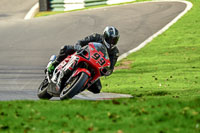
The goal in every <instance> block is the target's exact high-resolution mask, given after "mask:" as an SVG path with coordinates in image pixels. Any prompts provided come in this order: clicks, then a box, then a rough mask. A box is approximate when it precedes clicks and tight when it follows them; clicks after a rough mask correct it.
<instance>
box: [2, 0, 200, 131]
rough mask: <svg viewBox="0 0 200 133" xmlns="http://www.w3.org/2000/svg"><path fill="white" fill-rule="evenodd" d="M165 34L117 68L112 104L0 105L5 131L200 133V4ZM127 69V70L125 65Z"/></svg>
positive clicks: (110, 84) (108, 83)
mask: <svg viewBox="0 0 200 133" xmlns="http://www.w3.org/2000/svg"><path fill="white" fill-rule="evenodd" d="M191 2H192V3H193V8H192V9H191V10H190V11H189V12H188V13H187V14H186V15H185V16H184V17H183V18H181V19H180V20H179V21H178V22H177V23H176V24H174V25H173V26H172V27H171V28H170V29H169V30H167V31H166V32H165V33H163V34H162V35H160V36H159V37H157V38H156V39H154V40H153V41H152V42H151V43H149V44H148V45H147V46H145V47H144V48H143V49H141V50H140V51H138V52H136V53H133V54H131V55H130V56H128V57H127V58H126V59H124V60H122V61H121V62H119V63H118V66H120V67H123V66H125V67H124V68H125V69H118V70H116V71H115V72H114V73H113V74H112V75H111V76H110V77H107V78H106V79H102V84H103V91H106V92H108V91H109V92H120V93H129V94H132V95H133V96H134V98H133V99H119V100H112V101H79V100H68V101H7V102H0V132H10V133H12V132H14V133H16V132H50V133H51V132H52V133H54V132H55V133H57V132H60V133H65V132H66V133H81V132H95V133H96V132H102V133H105V132H109V133H110V132H111V133H130V132H136V133H137V132H152V133H173V132H184V133H193V132H194V133H195V132H200V108H199V107H200V86H199V84H200V54H199V51H200V15H199V12H200V8H199V7H200V2H199V0H191ZM124 64H126V65H124Z"/></svg>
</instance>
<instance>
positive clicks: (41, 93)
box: [37, 79, 52, 99]
mask: <svg viewBox="0 0 200 133" xmlns="http://www.w3.org/2000/svg"><path fill="white" fill-rule="evenodd" d="M48 84H49V83H48V80H47V79H44V80H43V82H42V83H41V84H40V86H39V88H38V92H37V96H38V97H39V98H40V99H51V98H52V96H51V95H50V94H49V93H47V89H48Z"/></svg>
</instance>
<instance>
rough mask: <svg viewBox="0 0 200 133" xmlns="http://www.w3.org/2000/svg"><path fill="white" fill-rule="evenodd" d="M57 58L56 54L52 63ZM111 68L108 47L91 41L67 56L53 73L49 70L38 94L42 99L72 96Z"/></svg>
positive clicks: (51, 59) (62, 98) (52, 58)
mask: <svg viewBox="0 0 200 133" xmlns="http://www.w3.org/2000/svg"><path fill="white" fill-rule="evenodd" d="M55 58H56V57H55V55H54V56H52V57H51V58H50V63H51V61H53V60H55ZM50 63H49V64H50ZM49 64H48V65H49ZM47 67H48V66H47ZM109 68H110V60H109V56H108V52H107V49H106V47H105V46H104V45H103V44H101V43H95V42H91V43H89V44H88V45H87V46H84V47H83V48H82V49H81V50H79V51H77V52H75V53H74V54H72V55H70V56H68V57H67V58H65V59H64V60H63V61H62V62H61V63H60V64H59V65H58V66H57V67H56V68H55V70H54V72H53V74H49V73H48V71H47V72H46V76H45V79H44V80H43V82H42V83H41V85H40V86H39V88H38V93H37V95H38V97H39V98H40V99H50V98H52V97H60V99H61V100H64V99H69V98H72V97H74V96H75V95H77V94H78V93H80V92H82V91H84V90H85V89H87V88H89V87H90V86H91V85H92V84H93V83H94V82H95V81H97V80H98V79H99V78H100V77H101V76H105V75H107V74H108V73H109V72H110V69H109Z"/></svg>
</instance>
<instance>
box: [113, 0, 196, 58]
mask: <svg viewBox="0 0 200 133" xmlns="http://www.w3.org/2000/svg"><path fill="white" fill-rule="evenodd" d="M150 2H182V3H185V4H186V6H187V7H186V8H185V10H184V11H183V12H181V13H180V14H179V15H178V16H177V17H176V18H174V19H173V20H172V21H171V22H169V23H168V24H167V25H165V26H164V27H163V28H162V29H161V30H159V31H158V32H156V33H155V34H153V35H152V36H150V37H149V38H148V39H146V40H145V41H144V42H142V43H141V44H140V45H139V46H137V47H136V48H134V49H132V50H130V51H128V52H126V53H124V54H122V55H121V56H119V58H118V60H117V61H120V60H122V59H124V58H126V57H127V56H128V55H130V54H131V53H134V52H136V51H138V50H140V49H141V48H143V47H144V46H145V45H147V44H148V43H149V42H151V41H152V40H153V39H154V38H156V37H157V36H158V35H160V34H162V33H163V32H165V31H166V30H167V29H169V27H170V26H172V25H173V24H174V23H176V22H177V21H178V20H179V19H180V18H181V17H182V16H183V15H185V14H186V13H187V12H188V11H189V10H190V9H191V8H192V6H193V4H192V3H191V2H189V1H184V0H156V1H150ZM139 3H149V2H139ZM139 3H138V4H139ZM135 4H136V3H135Z"/></svg>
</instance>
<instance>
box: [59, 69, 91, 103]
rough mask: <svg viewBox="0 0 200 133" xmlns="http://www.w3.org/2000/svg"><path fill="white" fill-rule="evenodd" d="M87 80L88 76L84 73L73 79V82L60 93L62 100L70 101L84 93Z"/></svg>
mask: <svg viewBox="0 0 200 133" xmlns="http://www.w3.org/2000/svg"><path fill="white" fill-rule="evenodd" d="M87 80H88V75H87V74H86V73H84V72H83V73H81V74H79V75H78V76H76V77H75V78H73V79H72V81H71V82H70V83H69V84H67V85H66V86H65V87H64V88H63V90H62V92H61V93H60V99H61V100H64V99H69V98H72V97H73V96H75V95H76V94H78V93H79V92H80V91H82V89H83V87H84V85H85V83H86V82H87Z"/></svg>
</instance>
